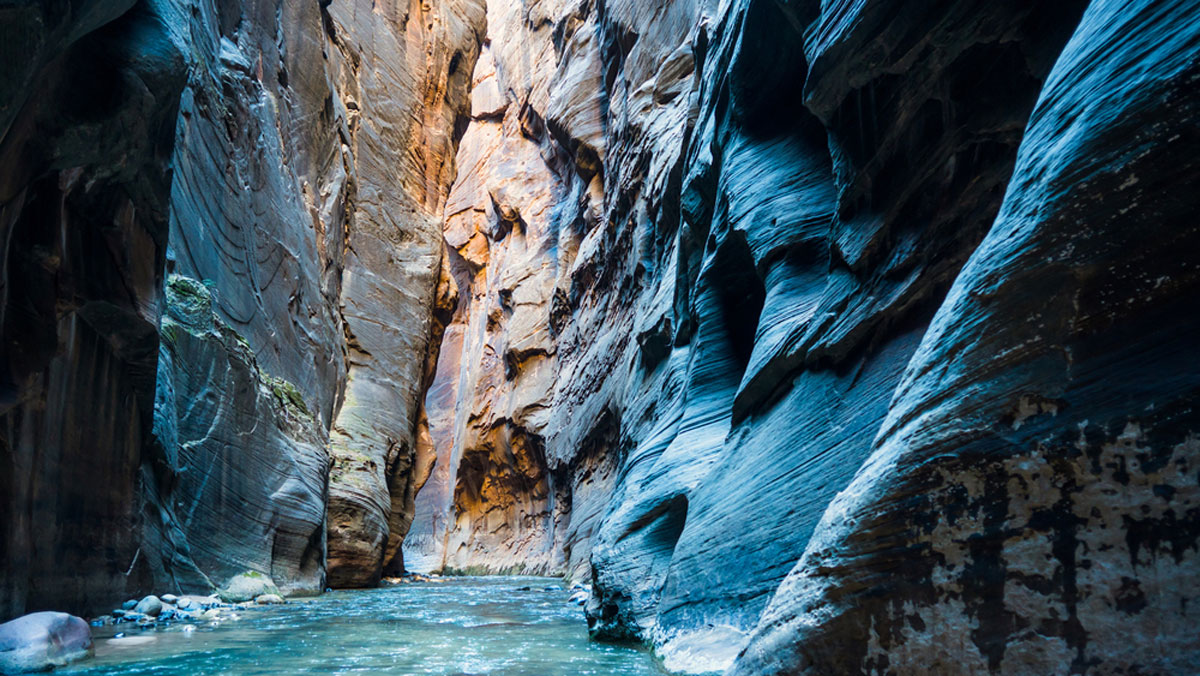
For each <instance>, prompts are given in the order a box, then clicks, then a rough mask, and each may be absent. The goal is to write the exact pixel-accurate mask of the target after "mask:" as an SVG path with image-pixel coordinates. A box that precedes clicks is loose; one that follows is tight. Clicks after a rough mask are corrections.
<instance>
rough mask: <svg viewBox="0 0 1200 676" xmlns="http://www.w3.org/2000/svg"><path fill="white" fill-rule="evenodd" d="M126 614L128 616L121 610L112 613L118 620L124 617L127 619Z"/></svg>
mask: <svg viewBox="0 0 1200 676" xmlns="http://www.w3.org/2000/svg"><path fill="white" fill-rule="evenodd" d="M125 614H126V613H125V611H124V610H120V609H117V610H114V611H112V616H113V617H115V618H117V619H118V620H119V619H121V618H122V617H125Z"/></svg>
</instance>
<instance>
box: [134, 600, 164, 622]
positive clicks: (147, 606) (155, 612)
mask: <svg viewBox="0 0 1200 676" xmlns="http://www.w3.org/2000/svg"><path fill="white" fill-rule="evenodd" d="M133 610H134V612H138V613H141V614H143V615H148V616H150V617H158V616H159V615H160V614H161V613H162V611H163V604H162V601H161V600H159V598H158V597H157V596H154V595H150V596H147V597H146V598H144V599H142V600H141V601H139V602H138V604H137V606H136V607H135V608H134V609H133Z"/></svg>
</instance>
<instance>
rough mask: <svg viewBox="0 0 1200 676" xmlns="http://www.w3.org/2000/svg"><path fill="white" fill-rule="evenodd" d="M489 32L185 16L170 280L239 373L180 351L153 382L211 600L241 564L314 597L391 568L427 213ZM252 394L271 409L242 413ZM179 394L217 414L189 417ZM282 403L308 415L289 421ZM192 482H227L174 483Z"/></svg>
mask: <svg viewBox="0 0 1200 676" xmlns="http://www.w3.org/2000/svg"><path fill="white" fill-rule="evenodd" d="M182 9H183V8H182V7H181V10H182ZM482 20H483V17H482V8H481V7H476V6H475V5H474V4H472V3H471V2H448V3H439V4H437V6H436V7H434V8H430V7H429V6H426V5H423V4H422V3H419V2H412V3H408V2H401V3H385V4H379V3H370V2H339V3H333V4H329V5H328V6H327V7H323V6H322V5H320V4H319V3H286V2H278V1H274V0H272V1H264V2H227V3H217V4H215V5H201V6H200V7H198V8H195V9H193V10H190V11H189V12H188V15H187V16H183V15H181V16H180V17H179V19H178V23H179V25H181V26H185V27H187V29H188V31H190V33H189V36H190V39H191V44H192V45H193V49H192V51H193V53H194V54H195V62H194V63H193V64H192V69H191V75H190V80H189V87H188V89H187V91H186V92H185V94H184V97H183V104H182V109H181V113H180V120H179V129H178V144H179V148H178V150H177V152H176V172H177V175H176V180H175V184H174V188H173V193H172V198H173V199H172V206H173V211H172V215H173V219H172V231H171V245H172V246H171V254H172V257H171V261H170V262H169V264H168V265H169V267H170V268H171V271H172V272H174V273H176V274H178V275H181V276H184V277H186V278H188V279H190V280H192V281H193V282H196V283H200V284H202V285H204V286H205V287H207V288H210V289H211V298H212V305H213V310H214V311H215V312H216V315H217V318H218V321H219V322H220V323H221V324H222V325H223V326H225V327H228V329H229V331H232V332H233V333H234V334H236V335H237V336H240V339H241V340H242V341H243V342H244V345H245V346H247V347H248V350H249V355H250V356H252V360H246V359H244V358H243V357H245V356H246V355H243V354H240V353H239V354H229V355H227V354H226V353H227V352H228V350H225V349H217V346H212V345H210V347H207V348H204V349H193V348H192V346H191V344H190V342H189V343H188V345H186V346H177V345H174V344H173V345H171V346H170V347H173V348H175V349H176V350H177V351H183V352H186V353H176V354H171V355H169V357H170V358H169V360H168V362H169V363H167V366H168V367H169V368H164V369H160V376H164V375H165V377H160V388H159V392H160V395H163V398H164V399H170V396H171V395H172V391H173V396H174V399H175V401H176V407H177V408H179V409H180V410H179V413H180V416H182V417H181V418H180V426H179V427H180V429H179V430H178V435H176V431H175V430H174V429H172V426H171V424H170V416H169V415H164V416H160V418H162V419H163V420H165V421H166V423H165V424H164V425H163V426H161V427H162V433H161V434H160V435H159V439H160V441H162V445H163V446H164V453H165V454H166V455H167V457H168V459H169V460H168V462H167V463H166V464H168V465H169V466H170V469H169V471H168V472H166V476H165V477H163V478H162V479H161V480H160V482H159V484H160V486H161V487H162V490H163V492H164V503H165V504H167V505H169V507H167V508H165V509H164V510H163V514H164V516H165V517H166V521H167V523H166V525H167V528H166V529H165V530H166V535H167V536H168V538H167V539H168V540H170V541H171V542H172V543H174V545H175V549H176V551H177V552H179V554H178V555H176V558H182V559H183V560H184V564H185V565H184V566H183V567H184V568H187V567H188V564H189V562H188V561H187V559H188V558H189V557H192V558H194V556H195V555H196V551H195V550H197V549H200V550H204V551H205V552H207V554H206V555H207V556H208V557H209V558H210V559H215V560H219V561H220V562H221V565H207V564H204V563H201V562H199V561H197V562H196V565H195V566H193V567H195V568H196V569H197V572H203V573H204V574H206V575H207V576H208V577H210V578H213V579H212V581H213V582H216V583H217V584H218V585H220V584H224V582H225V581H226V579H227V578H228V577H229V576H231V575H233V574H236V573H237V572H240V571H239V570H237V569H238V568H239V567H240V568H242V569H250V570H257V571H259V572H262V573H266V574H272V575H273V576H276V575H282V576H283V577H284V578H285V579H283V580H280V579H276V580H275V581H276V582H277V583H278V584H280V585H281V586H285V587H287V588H292V587H294V588H295V590H296V591H300V590H308V591H319V590H320V589H323V588H324V587H325V586H326V585H327V584H328V585H330V586H339V587H340V586H365V585H370V584H373V583H374V582H375V581H377V580H378V579H379V577H380V574H381V571H382V569H383V566H384V564H385V563H387V562H389V561H390V560H392V559H393V558H395V557H394V554H395V553H396V552H397V551H398V548H399V541H400V538H401V537H402V536H403V534H404V531H405V529H406V527H407V523H406V522H405V521H404V519H403V514H404V509H403V505H404V504H405V501H406V500H408V501H411V499H412V498H411V494H412V492H413V488H412V486H411V485H410V484H411V480H410V477H411V474H412V473H411V472H410V468H411V466H412V463H413V457H414V454H415V443H414V441H413V435H414V431H415V428H416V424H415V421H416V413H417V408H418V406H419V398H420V397H419V393H420V392H421V391H422V382H423V378H424V371H425V353H426V350H427V341H428V338H429V335H430V333H431V329H432V327H431V324H432V311H431V308H432V305H433V296H434V292H435V290H436V286H437V281H438V271H439V264H440V257H441V247H440V234H439V232H440V209H441V205H442V204H443V203H444V201H445V197H446V192H447V190H448V188H449V183H450V178H451V171H452V169H451V168H452V166H453V149H454V144H455V141H456V139H457V135H456V132H455V128H456V127H455V125H456V122H457V120H458V117H459V116H460V115H463V114H464V113H465V111H464V109H465V106H466V94H467V82H468V74H467V73H468V72H469V68H470V67H471V65H472V64H473V62H474V56H475V54H476V52H477V50H478V44H479V38H478V35H477V33H478V32H481V31H482ZM226 342H227V341H226ZM209 343H210V344H211V341H209ZM185 347H186V350H185V349H184V348H185ZM224 347H226V348H228V347H229V345H225V346H224ZM234 352H235V353H236V352H237V350H234ZM231 357H232V360H231V359H230V358H231ZM171 371H173V372H174V374H175V376H174V380H175V382H172V379H171ZM255 372H258V373H259V374H260V375H261V377H256V376H254V373H255ZM246 374H249V380H247V376H246ZM256 379H257V380H261V381H262V382H263V383H267V384H268V385H269V384H270V383H275V385H273V386H272V387H274V388H275V389H276V390H278V391H280V392H283V393H285V395H286V396H282V397H270V396H266V397H257V398H256V397H255V396H249V399H247V398H246V397H247V396H248V395H246V394H245V392H246V391H250V392H254V391H256V390H262V389H263V388H262V387H257V386H256V385H255V384H254V381H255V380H256ZM197 381H204V382H207V384H205V385H200V384H197ZM181 382H182V384H181ZM266 389H271V387H266ZM181 390H186V391H187V392H196V393H198V394H201V395H203V397H205V398H207V399H212V400H214V401H215V402H217V403H216V404H214V405H213V406H212V407H202V408H199V409H198V410H196V407H195V406H194V405H193V404H190V403H187V404H185V403H184V402H188V401H189V400H190V399H191V396H184V395H182V394H181ZM292 399H295V400H296V401H295V403H296V404H297V405H299V407H300V409H302V410H303V412H305V413H306V414H307V417H305V416H300V418H299V419H295V420H293V418H295V416H292V415H291V413H293V411H289V408H288V406H287V404H288V403H289V401H291V400H292ZM230 402H241V404H230ZM284 420H286V421H288V425H290V428H289V429H284V427H287V426H286V425H285V426H283V427H281V426H280V421H284ZM273 426H274V427H279V428H280V430H281V433H279V434H276V433H274V432H263V430H272V429H273ZM185 428H188V429H185ZM297 430H301V431H302V432H303V433H302V434H300V433H297ZM264 434H265V435H266V436H263V435H264ZM196 447H199V448H201V449H205V450H203V451H195V450H194V448H196ZM174 448H178V449H180V450H179V451H178V455H179V456H180V460H179V464H178V466H175V465H174V464H172V462H171V461H170V458H172V457H173V456H172V453H176V451H174V450H173V449H174ZM185 449H187V450H189V451H191V453H192V455H194V456H195V457H191V455H189V454H188V453H185V452H184V450H185ZM238 458H243V459H242V460H239V459H238ZM322 466H323V467H322ZM199 467H203V468H204V470H203V471H204V472H205V473H206V474H216V475H218V476H220V475H224V476H225V477H226V479H225V480H224V481H219V482H198V481H195V480H191V481H189V480H187V478H188V477H189V476H190V475H191V474H195V473H196V472H197V471H198V470H197V468H199ZM264 475H265V476H272V477H277V478H275V479H272V480H269V481H263V476H264ZM326 483H328V487H327V486H326ZM168 494H169V497H167V495H168ZM393 503H395V509H393ZM180 505H182V507H181V506H180ZM326 506H327V512H328V538H326V535H325V528H324V524H325V519H324V517H323V515H324V514H325V513H326ZM410 511H411V510H410ZM314 513H316V514H318V515H319V516H318V517H317V519H316V521H315V523H314V521H313V514H314ZM197 514H199V515H200V516H199V517H197V516H195V515H197ZM314 527H315V532H312V533H311V534H310V537H308V538H307V539H306V540H304V541H303V542H304V543H307V544H303V543H301V541H300V540H296V542H292V541H293V540H295V534H297V533H300V532H302V531H303V532H308V531H314ZM214 530H215V531H216V533H215V534H210V531H214ZM316 531H319V532H316ZM180 535H182V536H183V537H182V541H181V538H180ZM389 537H394V538H395V540H394V542H393V543H392V544H391V546H389ZM280 538H283V539H284V540H287V544H280V543H279V542H278V541H279V540H280ZM297 544H303V546H296V545H297ZM188 551H191V553H190V554H189V553H187V552H188ZM326 560H327V561H328V579H326V576H325V565H326ZM167 564H168V565H173V566H174V567H177V568H178V567H180V566H179V564H178V563H177V562H174V563H173V562H170V561H168V562H167ZM218 578H220V579H218Z"/></svg>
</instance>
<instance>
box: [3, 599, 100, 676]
mask: <svg viewBox="0 0 1200 676" xmlns="http://www.w3.org/2000/svg"><path fill="white" fill-rule="evenodd" d="M91 653H92V632H91V629H90V628H88V624H87V622H85V621H83V620H82V619H80V618H78V617H74V616H72V615H68V614H66V613H53V612H42V613H33V614H30V615H25V616H24V617H19V618H17V619H15V620H12V621H10V622H5V623H4V624H0V673H3V674H23V673H28V672H34V671H46V670H48V669H51V668H53V667H57V666H63V665H65V664H68V663H70V662H74V661H77V660H80V659H83V658H84V657H87V656H88V655H90V654H91Z"/></svg>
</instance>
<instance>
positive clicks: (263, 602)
mask: <svg viewBox="0 0 1200 676" xmlns="http://www.w3.org/2000/svg"><path fill="white" fill-rule="evenodd" d="M254 602H255V603H257V604H258V605H260V606H273V605H278V604H280V603H286V601H284V600H283V597H282V596H280V595H279V594H263V595H261V596H259V597H257V598H255V599H254Z"/></svg>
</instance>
